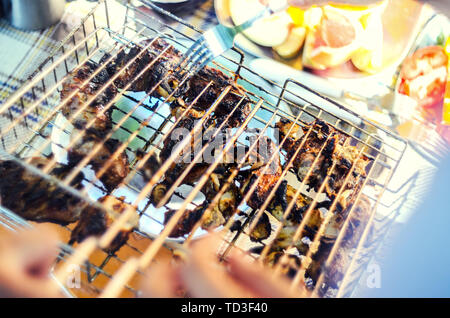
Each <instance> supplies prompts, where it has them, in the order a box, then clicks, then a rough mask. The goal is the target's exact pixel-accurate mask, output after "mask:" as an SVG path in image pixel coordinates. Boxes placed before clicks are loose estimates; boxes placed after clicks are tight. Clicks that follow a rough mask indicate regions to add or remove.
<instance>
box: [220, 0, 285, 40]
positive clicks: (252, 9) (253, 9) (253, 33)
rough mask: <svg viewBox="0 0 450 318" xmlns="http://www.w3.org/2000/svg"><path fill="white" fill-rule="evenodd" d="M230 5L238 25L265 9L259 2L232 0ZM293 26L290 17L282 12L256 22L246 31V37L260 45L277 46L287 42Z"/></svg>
mask: <svg viewBox="0 0 450 318" xmlns="http://www.w3.org/2000/svg"><path fill="white" fill-rule="evenodd" d="M229 5H230V13H231V18H232V20H233V22H234V23H235V24H236V25H239V24H242V23H244V22H245V21H247V20H249V19H251V18H253V17H254V16H255V15H256V14H257V13H258V12H260V11H262V10H263V9H264V5H262V4H261V3H260V2H259V0H230V3H229ZM291 24H292V18H291V17H290V15H289V14H288V13H287V12H286V11H282V12H279V13H276V14H273V15H271V16H269V17H266V18H263V19H260V20H258V21H256V22H255V23H254V24H253V26H252V27H251V28H249V29H247V30H245V31H244V35H245V36H247V37H248V38H249V39H250V40H252V41H253V42H255V43H257V44H259V45H262V46H276V45H280V44H281V43H283V42H284V41H285V40H286V38H287V37H288V34H289V25H291Z"/></svg>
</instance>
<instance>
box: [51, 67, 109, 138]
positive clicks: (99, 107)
mask: <svg viewBox="0 0 450 318" xmlns="http://www.w3.org/2000/svg"><path fill="white" fill-rule="evenodd" d="M97 68H98V67H97V66H96V65H95V64H94V63H92V62H90V61H88V62H86V63H85V64H83V65H82V66H81V67H80V68H79V69H78V70H74V71H72V72H71V73H69V74H68V75H67V78H66V79H65V81H64V82H63V84H62V91H61V95H60V96H61V100H65V99H66V98H68V97H69V95H71V94H74V96H73V97H71V98H70V99H69V101H68V102H67V103H65V104H64V105H63V107H62V109H61V111H62V114H63V115H64V116H66V118H69V117H72V116H74V115H75V113H76V112H78V111H80V110H81V108H82V107H83V110H82V111H81V112H80V114H79V115H77V116H75V118H74V119H72V120H71V122H72V124H73V125H74V127H75V128H76V129H85V128H86V125H87V124H88V123H89V122H90V121H91V120H93V119H95V120H94V124H93V125H92V126H91V127H90V128H91V129H90V131H91V133H94V134H96V135H98V136H99V137H101V136H104V135H105V134H106V133H107V132H108V131H109V130H111V128H112V124H111V109H108V110H104V109H105V105H106V104H107V103H108V102H110V101H111V100H113V99H114V98H115V96H116V95H117V89H116V87H115V86H114V84H112V83H110V84H109V85H107V82H108V80H109V74H108V72H107V71H106V70H105V69H102V70H101V71H100V72H99V73H98V74H97V75H95V76H94V77H93V78H92V79H91V80H89V78H90V77H91V76H92V74H93V73H94V72H95V71H96V70H97ZM104 86H105V87H106V89H104V90H103V91H102V92H100V90H101V89H102V87H104ZM91 99H93V100H92V101H91V102H90V103H89V104H86V103H88V101H90V100H91ZM102 112H103V113H102Z"/></svg>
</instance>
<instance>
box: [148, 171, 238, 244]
mask: <svg viewBox="0 0 450 318" xmlns="http://www.w3.org/2000/svg"><path fill="white" fill-rule="evenodd" d="M231 171H232V170H231V169H230V168H229V167H219V168H217V169H216V170H215V171H214V172H213V173H212V174H211V175H210V177H209V179H208V181H207V182H206V184H205V186H204V187H203V189H202V192H203V193H204V195H205V197H206V201H205V202H204V203H203V204H202V205H200V206H198V207H197V208H195V209H192V210H186V211H185V212H184V213H183V215H182V216H181V218H180V219H179V220H178V222H177V225H176V226H175V228H174V230H172V232H171V234H170V237H180V236H184V235H186V234H189V233H190V232H191V231H192V229H193V227H194V225H195V224H196V223H197V222H198V221H199V220H200V219H201V220H202V221H201V224H200V225H201V228H202V229H205V230H212V229H215V228H217V227H219V226H221V225H223V224H225V222H226V221H228V220H229V218H230V217H231V216H232V215H233V213H234V212H235V209H236V204H237V202H238V200H239V190H238V189H237V188H236V186H235V185H234V184H230V185H229V187H228V189H227V190H226V191H225V192H224V193H223V194H222V195H221V196H220V197H219V199H218V202H217V204H215V205H214V206H212V207H211V208H209V209H208V207H209V205H210V202H211V201H212V200H213V199H214V198H215V196H216V195H217V194H218V192H219V191H220V190H221V189H222V188H223V186H224V183H225V181H226V180H227V179H228V176H229V175H230V174H231ZM166 191H167V189H166V187H165V186H164V185H163V184H158V185H156V186H155V188H154V189H153V191H152V199H153V200H157V197H158V196H162V195H164V194H165V193H166ZM175 212H176V211H174V210H169V211H167V212H166V213H165V219H164V224H166V223H167V222H168V221H169V219H170V218H171V217H172V216H173V214H174V213H175ZM205 213H206V214H205Z"/></svg>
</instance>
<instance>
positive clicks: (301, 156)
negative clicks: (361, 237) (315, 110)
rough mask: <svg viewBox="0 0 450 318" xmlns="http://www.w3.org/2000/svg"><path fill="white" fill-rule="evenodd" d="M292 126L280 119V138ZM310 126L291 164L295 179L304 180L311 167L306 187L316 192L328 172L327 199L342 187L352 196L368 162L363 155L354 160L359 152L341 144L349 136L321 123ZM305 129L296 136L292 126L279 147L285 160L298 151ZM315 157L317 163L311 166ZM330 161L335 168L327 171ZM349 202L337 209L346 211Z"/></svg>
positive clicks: (364, 173) (306, 129) (298, 131)
mask: <svg viewBox="0 0 450 318" xmlns="http://www.w3.org/2000/svg"><path fill="white" fill-rule="evenodd" d="M292 125H293V123H292V122H289V121H287V120H283V119H282V120H281V121H279V122H278V123H277V128H278V129H279V131H280V137H281V138H284V136H286V135H287V134H288V131H289V128H290V127H292ZM311 125H312V128H313V131H311V133H310V135H309V136H308V138H307V139H306V141H305V142H304V145H303V147H302V149H301V150H300V151H299V153H298V154H297V156H296V158H295V159H294V162H293V165H294V168H295V170H296V172H297V177H298V179H299V180H300V181H302V180H304V178H305V177H306V175H307V173H308V172H309V170H311V168H312V171H311V174H310V176H309V178H308V181H307V184H308V185H309V187H310V188H313V189H314V190H315V191H318V190H319V188H320V186H321V185H322V183H323V181H324V180H325V177H326V176H327V174H329V173H330V177H329V179H328V182H327V183H326V185H325V193H326V194H327V195H328V197H329V198H331V199H334V198H335V197H336V196H337V194H338V192H339V191H340V189H341V188H342V187H343V186H345V188H344V190H343V192H344V191H346V190H352V191H353V192H354V193H357V192H358V191H359V189H360V188H361V185H362V182H363V180H364V178H365V177H366V167H367V166H368V165H369V163H370V162H371V160H370V159H369V158H367V157H366V156H364V155H362V156H361V157H360V158H359V160H357V157H358V153H359V150H358V149H357V148H356V147H355V146H352V145H348V144H346V143H345V141H346V140H347V139H348V138H349V137H348V136H346V135H344V134H343V133H340V132H338V131H337V130H335V129H334V128H332V127H331V126H329V125H328V124H326V123H325V122H323V121H321V120H316V121H315V122H313V123H312V124H311ZM309 128H310V126H306V127H303V128H302V129H301V130H302V131H303V134H300V128H299V127H297V125H295V126H294V128H293V132H291V133H290V134H289V135H288V138H287V141H286V142H285V143H284V144H283V148H284V150H286V152H287V154H288V157H289V156H292V155H293V154H294V153H295V151H296V150H297V149H298V147H299V146H300V144H301V143H302V141H303V138H305V134H306V132H307V131H308V130H309ZM324 145H325V147H324V149H323V150H322V152H321V154H320V155H319V152H320V149H321V148H322V146H324ZM316 158H317V162H316V164H315V165H314V167H312V165H313V163H314V160H315V159H316ZM333 162H335V163H336V165H335V168H334V169H333V170H331V166H332V165H333ZM353 165H354V166H355V168H354V170H353V172H352V174H351V175H350V176H349V178H348V180H347V182H346V183H345V179H346V177H347V175H348V173H349V171H350V169H351V167H352V166H353ZM344 183H345V184H344ZM346 197H347V198H349V193H347V196H346ZM351 202H352V200H344V201H342V202H339V203H340V205H341V206H340V207H339V209H340V210H344V209H347V208H349V207H350V205H351ZM343 204H344V205H343Z"/></svg>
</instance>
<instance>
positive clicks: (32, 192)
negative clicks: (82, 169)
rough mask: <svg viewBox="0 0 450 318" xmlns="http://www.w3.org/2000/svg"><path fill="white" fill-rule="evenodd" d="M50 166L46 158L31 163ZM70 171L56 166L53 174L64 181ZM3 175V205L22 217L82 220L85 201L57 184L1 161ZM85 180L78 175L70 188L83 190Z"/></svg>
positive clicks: (0, 190)
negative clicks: (82, 182)
mask: <svg viewBox="0 0 450 318" xmlns="http://www.w3.org/2000/svg"><path fill="white" fill-rule="evenodd" d="M48 163H49V159H46V158H38V157H36V158H32V160H31V164H32V165H33V166H35V167H36V168H38V169H42V168H43V167H44V166H45V165H47V164H48ZM70 171H71V167H70V166H66V165H61V164H56V166H55V167H54V168H53V169H52V170H51V172H50V175H51V176H54V177H56V178H58V179H63V178H64V177H65V176H67V175H68V174H69V173H70ZM0 174H1V175H2V177H1V178H0V198H1V200H0V204H2V205H3V206H5V207H6V208H8V209H10V210H11V211H13V212H15V213H17V214H19V215H20V216H22V217H23V218H25V219H27V220H32V221H39V222H43V221H51V222H55V223H60V224H68V223H72V222H75V221H77V220H78V219H79V217H80V214H81V212H82V210H83V207H84V206H85V202H84V201H83V200H81V199H80V198H78V197H76V196H74V195H72V194H71V193H69V192H67V191H65V190H64V189H62V188H60V187H59V186H58V184H57V182H54V181H48V180H46V179H44V178H42V177H40V176H39V175H37V174H34V173H32V172H30V171H29V170H28V169H25V168H24V167H23V166H21V165H20V164H18V163H16V162H15V161H12V160H6V161H0ZM82 180H83V174H82V173H79V174H78V175H77V176H76V177H75V178H74V179H73V180H72V182H71V183H70V185H71V186H72V187H74V188H76V189H80V188H81V181H82Z"/></svg>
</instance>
